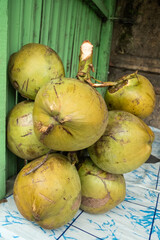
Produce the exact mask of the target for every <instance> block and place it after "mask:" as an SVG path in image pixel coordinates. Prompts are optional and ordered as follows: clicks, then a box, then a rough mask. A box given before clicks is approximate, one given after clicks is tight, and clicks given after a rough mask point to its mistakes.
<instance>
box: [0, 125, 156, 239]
mask: <svg viewBox="0 0 160 240" xmlns="http://www.w3.org/2000/svg"><path fill="white" fill-rule="evenodd" d="M153 130H154V132H155V136H156V137H155V141H154V143H153V150H152V155H153V156H155V157H157V158H159V159H160V130H158V129H154V128H153ZM124 177H125V180H126V188H127V193H126V198H125V200H124V201H123V202H122V203H121V204H119V205H118V206H117V207H115V208H114V209H112V210H110V211H108V212H107V213H105V214H100V215H91V214H87V213H85V212H83V211H81V210H79V211H78V213H77V215H76V216H75V218H74V219H73V220H72V221H71V222H69V223H68V224H67V225H65V226H63V227H61V228H59V229H57V230H45V229H43V228H40V227H39V226H38V225H37V224H35V223H32V222H29V221H27V220H26V219H25V218H23V217H22V216H21V214H20V213H19V212H18V210H17V208H16V205H15V203H14V200H13V195H11V196H9V197H8V198H7V202H4V203H1V204H0V240H1V239H5V240H13V239H14V240H15V239H18V240H47V239H48V240H49V239H52V240H53V239H60V240H62V239H66V240H69V239H70V240H95V239H104V240H105V239H109V240H143V239H147V240H159V239H160V196H159V195H160V161H157V162H154V163H153V162H152V163H150V162H149V163H145V164H143V165H142V166H141V167H140V168H138V169H136V170H135V171H132V172H130V173H127V174H124Z"/></svg>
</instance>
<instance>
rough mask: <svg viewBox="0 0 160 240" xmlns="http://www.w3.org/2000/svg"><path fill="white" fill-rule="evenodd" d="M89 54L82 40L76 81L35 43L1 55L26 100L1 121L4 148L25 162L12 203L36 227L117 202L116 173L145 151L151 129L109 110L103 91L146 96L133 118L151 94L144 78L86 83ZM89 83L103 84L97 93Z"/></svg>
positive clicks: (119, 179) (120, 190) (121, 190)
mask: <svg viewBox="0 0 160 240" xmlns="http://www.w3.org/2000/svg"><path fill="white" fill-rule="evenodd" d="M92 57H93V45H92V44H91V43H90V42H89V41H84V42H83V43H82V45H81V48H80V60H79V66H78V73H77V77H76V78H66V77H65V71H64V67H63V63H62V61H61V59H60V57H59V56H58V54H57V53H56V52H55V51H54V50H53V49H51V48H49V47H48V46H45V45H42V44H36V43H30V44H27V45H25V46H23V47H22V48H21V49H20V50H19V51H18V52H16V53H14V54H13V55H11V57H10V60H9V65H8V70H9V78H10V81H11V83H12V85H13V87H14V88H15V89H16V90H17V91H18V92H19V93H20V94H21V95H22V96H23V97H24V98H26V100H24V101H22V102H20V103H17V104H16V105H15V106H14V107H13V109H12V110H11V111H10V113H9V115H8V119H7V146H8V149H9V150H10V151H11V152H12V153H13V154H15V155H16V156H18V157H19V158H20V159H24V160H25V162H26V164H25V166H24V167H23V168H22V169H21V170H20V172H19V173H18V175H17V177H16V180H15V183H14V189H13V190H14V193H13V195H14V200H15V203H16V205H17V208H18V210H19V211H20V213H21V214H22V215H23V216H24V217H25V218H26V219H28V220H29V221H35V222H36V223H37V224H39V225H40V226H41V227H43V228H47V229H55V228H58V227H61V226H63V225H64V224H66V223H68V222H69V221H71V220H72V218H73V217H74V216H75V214H76V212H77V211H78V210H79V208H81V209H82V210H84V211H86V212H88V213H94V214H100V213H105V212H107V211H108V210H110V209H112V208H114V207H115V206H117V205H118V204H119V203H120V202H122V201H123V200H124V199H125V194H126V185H125V179H124V176H123V174H124V173H126V172H130V171H133V170H135V169H136V168H138V167H139V166H141V165H142V164H143V163H144V162H145V161H147V159H148V158H149V156H150V154H151V149H152V142H153V140H154V134H153V132H152V130H151V129H150V128H149V127H148V126H147V125H146V124H145V123H144V121H143V120H142V119H140V117H139V116H138V115H137V116H136V115H135V113H132V112H131V111H130V112H129V110H126V109H121V108H119V106H118V108H117V109H116V110H115V108H113V105H114V106H116V103H115V104H113V103H114V101H115V100H113V99H112V98H111V97H110V96H109V94H108V93H111V94H110V95H111V96H112V95H116V97H115V99H116V100H117V98H118V97H119V100H118V103H119V102H120V101H121V100H120V99H121V96H122V94H121V92H120V93H119V91H122V90H123V91H124V92H125V94H126V95H127V96H128V94H129V93H130V91H131V92H132V94H133V95H134V96H133V97H132V98H129V100H123V102H124V103H125V104H126V101H128V105H131V104H130V102H131V103H133V102H134V101H133V100H134V99H137V97H138V96H139V99H140V100H139V101H141V99H142V101H143V102H144V103H142V104H140V103H139V104H137V105H138V106H141V105H143V104H145V103H146V102H147V101H148V102H147V106H149V108H150V109H149V110H147V106H145V107H144V106H142V107H140V108H138V106H137V109H139V113H140V115H143V116H144V115H145V113H144V112H145V110H146V111H148V112H147V113H146V114H151V108H152V111H153V108H154V103H153V102H155V94H154V90H153V87H152V86H151V85H150V84H148V82H149V80H148V79H146V78H145V80H141V79H144V77H143V76H140V75H137V73H135V75H134V77H133V75H131V79H132V80H133V79H134V80H133V81H130V78H129V77H127V79H126V78H125V79H121V80H120V81H117V82H105V83H103V82H100V81H98V83H93V82H92V81H91V79H92V77H91V76H90V71H94V68H93V65H92ZM94 80H95V81H97V80H96V79H94ZM134 83H135V85H134ZM147 84H148V85H147ZM139 85H140V87H138V86H139ZM142 85H143V86H142ZM97 87H107V92H106V96H105V98H103V97H102V95H101V94H100V93H99V92H98V91H97ZM144 89H145V91H144V92H145V94H144V93H143V90H144ZM151 89H152V91H151ZM147 91H148V92H147ZM117 93H118V94H117ZM125 94H124V95H125ZM136 102H137V100H135V103H136ZM122 105H123V104H122ZM126 105H127V104H126ZM112 108H113V109H112ZM108 109H109V111H108ZM133 109H135V107H133ZM142 109H143V111H142ZM136 111H138V110H136ZM142 112H143V113H142ZM26 160H28V161H26Z"/></svg>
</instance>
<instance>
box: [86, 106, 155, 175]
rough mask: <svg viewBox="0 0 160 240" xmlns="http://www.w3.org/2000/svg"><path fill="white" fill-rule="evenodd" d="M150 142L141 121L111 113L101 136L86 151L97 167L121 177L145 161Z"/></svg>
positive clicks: (150, 131)
mask: <svg viewBox="0 0 160 240" xmlns="http://www.w3.org/2000/svg"><path fill="white" fill-rule="evenodd" d="M153 140H154V133H153V132H152V130H151V129H150V128H149V127H148V126H147V125H146V124H145V123H144V121H143V120H141V119H140V118H138V117H136V116H135V115H133V114H131V113H129V112H125V111H118V110H112V111H109V120H108V125H107V127H106V130H105V132H104V134H103V136H102V137H101V138H100V139H99V140H98V141H97V142H96V143H95V144H93V145H92V146H90V147H89V148H88V152H89V155H90V157H91V159H92V161H93V162H94V163H95V164H96V165H97V166H98V167H99V168H101V169H103V170H104V171H107V172H110V173H113V174H123V173H127V172H130V171H133V170H135V169H136V168H138V167H140V166H141V165H142V164H143V163H144V162H146V161H147V159H148V158H149V156H150V154H151V151H152V143H153Z"/></svg>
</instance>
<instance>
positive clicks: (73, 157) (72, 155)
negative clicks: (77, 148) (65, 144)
mask: <svg viewBox="0 0 160 240" xmlns="http://www.w3.org/2000/svg"><path fill="white" fill-rule="evenodd" d="M67 157H68V159H69V161H70V162H71V164H73V165H75V164H77V163H78V162H79V159H78V156H77V153H76V152H68V154H67Z"/></svg>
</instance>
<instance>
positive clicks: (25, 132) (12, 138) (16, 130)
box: [7, 101, 49, 160]
mask: <svg viewBox="0 0 160 240" xmlns="http://www.w3.org/2000/svg"><path fill="white" fill-rule="evenodd" d="M33 105H34V102H32V101H22V102H20V103H18V104H16V105H15V106H14V107H13V108H12V110H11V111H10V113H9V115H8V118H7V147H8V148H9V150H10V151H11V152H12V153H14V154H15V155H16V156H18V157H20V158H22V159H27V160H32V159H34V158H37V157H40V156H42V155H44V154H45V153H47V152H48V151H49V148H47V147H46V146H44V145H43V144H42V143H41V142H40V141H39V140H38V139H37V137H36V135H35V133H34V129H33V115H32V113H33Z"/></svg>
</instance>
